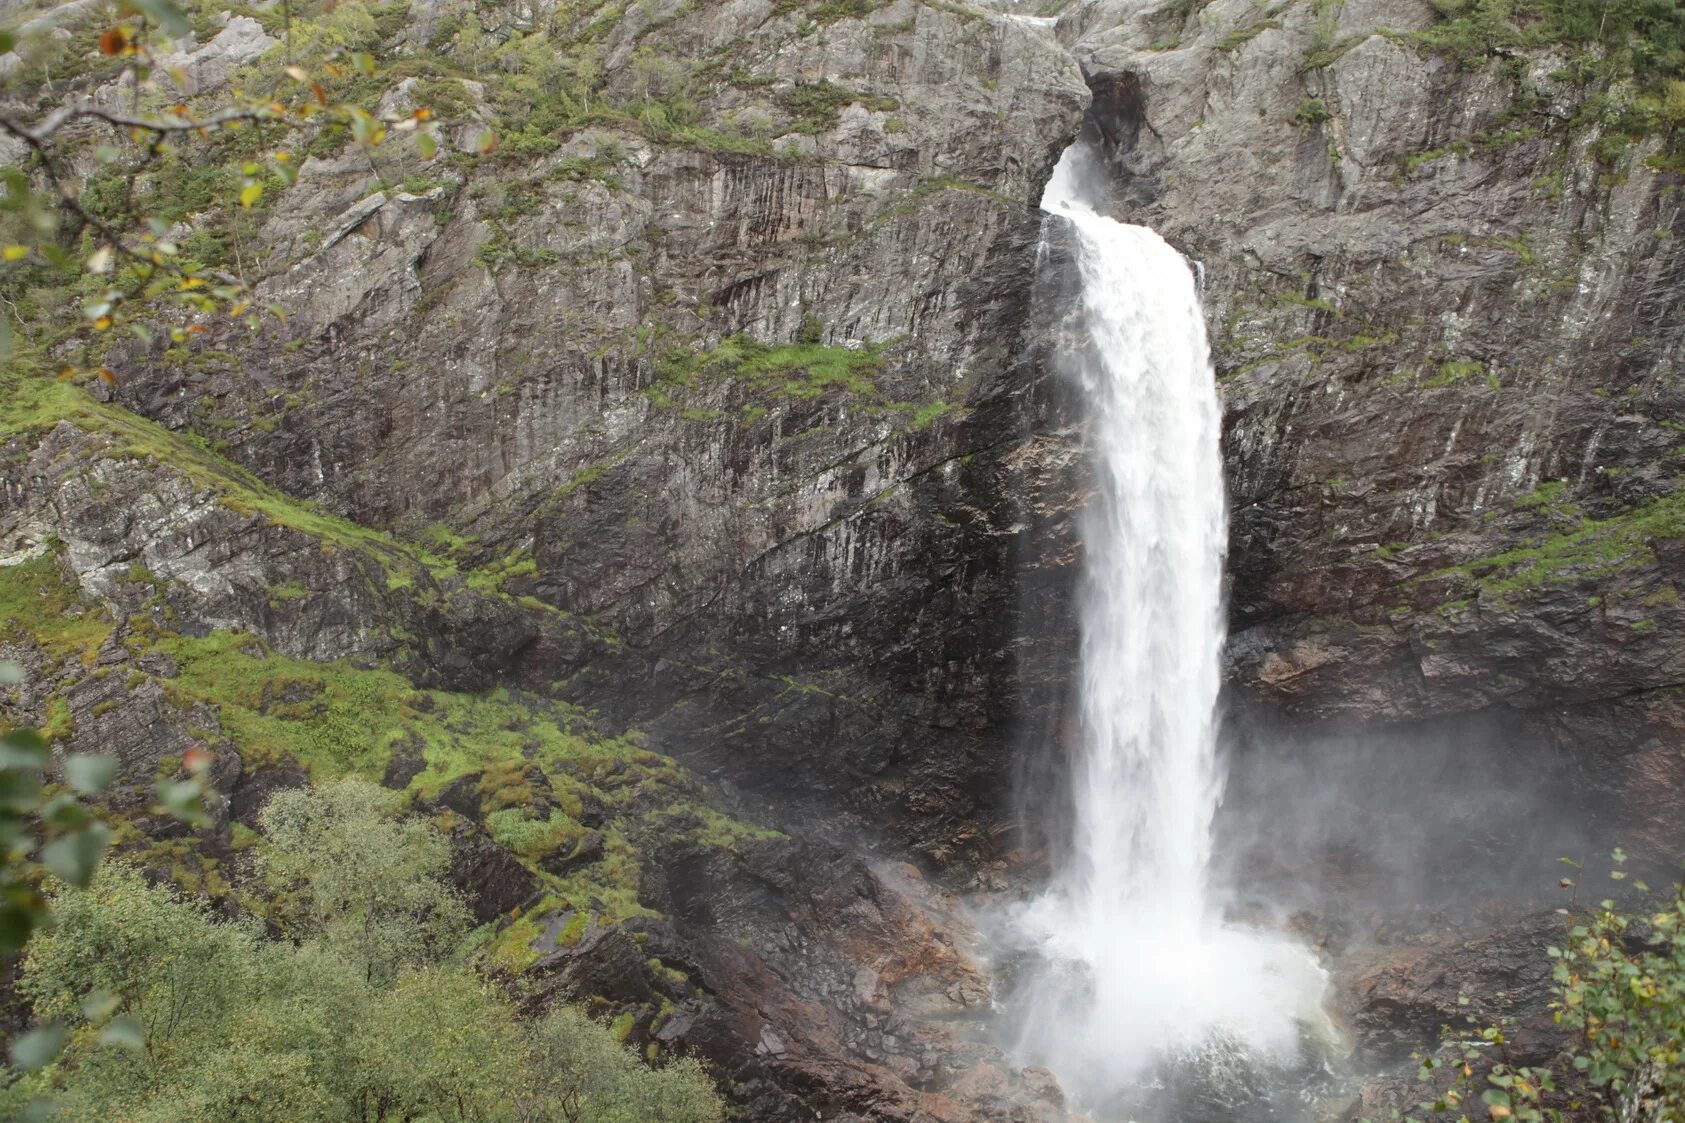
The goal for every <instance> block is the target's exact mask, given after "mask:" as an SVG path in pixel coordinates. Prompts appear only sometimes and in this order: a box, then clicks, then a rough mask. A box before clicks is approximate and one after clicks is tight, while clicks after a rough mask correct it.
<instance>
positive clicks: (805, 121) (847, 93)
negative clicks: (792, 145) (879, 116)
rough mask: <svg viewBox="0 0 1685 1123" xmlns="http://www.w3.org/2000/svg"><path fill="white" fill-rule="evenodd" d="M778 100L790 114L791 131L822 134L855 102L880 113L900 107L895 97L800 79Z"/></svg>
mask: <svg viewBox="0 0 1685 1123" xmlns="http://www.w3.org/2000/svg"><path fill="white" fill-rule="evenodd" d="M778 100H779V104H780V105H782V106H783V108H784V110H785V112H787V113H789V114H790V117H791V121H790V128H791V130H792V131H793V132H798V133H822V132H826V131H827V130H830V129H834V128H836V126H837V121H838V120H839V119H840V118H841V116H842V111H843V110H844V109H845V108H847V107H848V106H850V105H854V104H859V105H863V106H865V107H866V108H867V109H870V110H872V111H874V112H877V113H891V112H894V111H895V110H897V109H899V108H901V103H900V102H898V101H896V100H895V99H894V98H891V97H880V96H876V95H872V94H862V93H856V92H855V91H853V90H849V89H845V88H843V87H842V86H839V85H837V84H835V83H834V82H830V81H819V82H798V83H796V85H794V86H792V87H791V88H790V89H789V90H787V91H786V92H785V93H784V94H783V95H782V96H780V97H779V99H778Z"/></svg>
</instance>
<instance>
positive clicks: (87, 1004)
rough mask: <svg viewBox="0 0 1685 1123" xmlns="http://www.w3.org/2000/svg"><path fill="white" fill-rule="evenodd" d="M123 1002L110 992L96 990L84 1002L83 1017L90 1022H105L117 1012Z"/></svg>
mask: <svg viewBox="0 0 1685 1123" xmlns="http://www.w3.org/2000/svg"><path fill="white" fill-rule="evenodd" d="M122 1004H123V1000H122V999H121V998H119V997H118V996H117V995H115V994H112V993H111V992H110V991H108V990H96V991H94V992H93V993H92V994H90V995H88V997H87V998H86V999H84V1000H83V1001H82V1016H83V1017H84V1018H87V1019H88V1020H89V1021H90V1022H103V1021H104V1020H105V1019H107V1018H109V1017H110V1016H111V1015H113V1014H115V1013H116V1012H117V1007H119V1006H121V1005H122Z"/></svg>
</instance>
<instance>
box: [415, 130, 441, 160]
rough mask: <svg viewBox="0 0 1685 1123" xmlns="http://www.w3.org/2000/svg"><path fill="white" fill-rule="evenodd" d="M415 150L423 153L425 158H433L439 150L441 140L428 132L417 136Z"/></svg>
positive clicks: (422, 156)
mask: <svg viewBox="0 0 1685 1123" xmlns="http://www.w3.org/2000/svg"><path fill="white" fill-rule="evenodd" d="M415 150H416V151H417V152H419V153H421V158H422V159H423V160H431V159H432V158H433V157H434V156H436V155H437V154H438V152H439V142H438V141H436V140H434V139H433V138H432V137H431V136H429V135H428V134H426V133H422V134H421V135H420V136H418V137H416V138H415Z"/></svg>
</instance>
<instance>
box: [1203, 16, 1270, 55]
mask: <svg viewBox="0 0 1685 1123" xmlns="http://www.w3.org/2000/svg"><path fill="white" fill-rule="evenodd" d="M1280 26H1281V20H1279V19H1277V18H1275V17H1273V16H1271V17H1270V18H1268V19H1261V20H1255V21H1254V22H1252V23H1249V24H1244V25H1243V26H1241V27H1237V28H1235V29H1234V30H1233V31H1231V32H1229V33H1228V34H1227V35H1225V36H1223V37H1222V38H1221V39H1219V40H1217V43H1216V49H1217V50H1219V51H1238V50H1239V49H1240V48H1241V47H1243V46H1245V45H1246V44H1248V43H1250V42H1252V40H1254V39H1256V38H1257V37H1258V36H1260V35H1262V34H1263V33H1264V32H1266V31H1270V30H1273V29H1275V28H1279V27H1280Z"/></svg>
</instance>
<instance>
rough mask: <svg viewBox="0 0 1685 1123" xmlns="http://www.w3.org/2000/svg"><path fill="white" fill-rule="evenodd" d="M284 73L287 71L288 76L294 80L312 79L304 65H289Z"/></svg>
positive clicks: (305, 80) (306, 80) (304, 80)
mask: <svg viewBox="0 0 1685 1123" xmlns="http://www.w3.org/2000/svg"><path fill="white" fill-rule="evenodd" d="M283 73H285V74H286V76H287V77H288V78H291V79H292V80H293V81H294V82H308V81H310V75H309V74H307V73H306V72H305V69H304V67H302V66H289V67H287V68H286V70H285V71H284V72H283Z"/></svg>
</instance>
